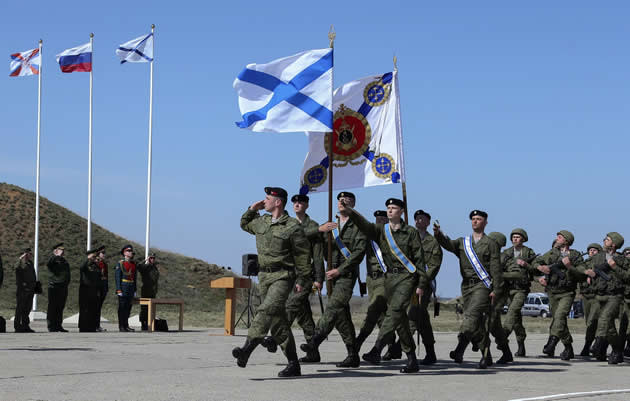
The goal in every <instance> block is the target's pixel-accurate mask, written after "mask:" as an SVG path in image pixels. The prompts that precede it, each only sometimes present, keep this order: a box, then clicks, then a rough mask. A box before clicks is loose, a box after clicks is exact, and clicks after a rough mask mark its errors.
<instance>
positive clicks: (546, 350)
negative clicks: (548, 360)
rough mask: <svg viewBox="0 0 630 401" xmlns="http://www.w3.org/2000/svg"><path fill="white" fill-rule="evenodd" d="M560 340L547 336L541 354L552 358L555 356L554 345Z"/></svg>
mask: <svg viewBox="0 0 630 401" xmlns="http://www.w3.org/2000/svg"><path fill="white" fill-rule="evenodd" d="M559 341H560V339H559V338H558V337H556V336H549V340H547V344H545V346H544V347H543V354H545V355H547V356H550V357H553V356H554V355H555V354H556V345H558V342H559Z"/></svg>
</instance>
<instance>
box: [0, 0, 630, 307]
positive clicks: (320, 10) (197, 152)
mask: <svg viewBox="0 0 630 401" xmlns="http://www.w3.org/2000/svg"><path fill="white" fill-rule="evenodd" d="M25 4H26V3H23V2H22V3H20V2H3V3H2V5H0V12H1V14H2V15H3V16H4V18H3V23H2V24H0V49H1V51H2V52H4V54H5V55H6V59H5V60H6V62H7V70H6V76H5V79H0V93H2V94H3V99H4V102H3V107H2V108H0V120H1V121H2V124H1V126H2V128H1V129H0V140H1V142H0V143H2V146H0V160H2V163H0V181H4V182H8V183H11V184H15V185H19V186H22V187H24V188H28V189H34V188H35V178H34V172H35V147H36V116H37V115H36V106H37V79H36V77H24V78H9V77H8V62H9V54H11V53H14V52H18V51H25V50H28V49H32V48H35V47H36V46H37V41H38V40H39V39H40V38H42V39H43V40H44V51H43V63H44V65H43V104H42V153H41V157H42V165H41V193H42V195H43V196H45V197H47V198H49V199H50V200H52V201H54V202H57V203H60V204H61V205H63V206H65V207H67V208H69V209H71V210H73V211H75V212H77V213H79V214H81V215H83V216H85V215H86V214H87V147H88V79H89V77H88V74H87V73H73V74H62V73H61V72H60V71H59V67H58V66H57V65H56V63H55V58H54V56H55V55H56V54H58V53H60V52H61V51H63V50H65V49H67V48H70V47H74V46H77V45H80V44H83V43H86V42H88V41H89V34H90V32H94V34H95V37H94V52H95V53H94V192H93V193H94V195H93V196H94V201H93V220H94V222H95V223H97V224H100V225H103V226H105V227H106V228H108V229H110V230H112V231H114V232H116V233H118V234H120V235H123V236H125V237H128V238H131V239H134V240H136V241H139V242H144V229H145V201H146V200H145V196H146V163H147V134H148V132H147V131H148V128H147V126H148V91H149V74H148V72H149V66H148V64H125V65H120V64H119V62H118V60H117V58H116V56H115V54H114V50H115V49H116V47H117V46H118V45H119V44H121V43H123V42H126V41H128V40H130V39H133V38H135V37H138V36H140V35H142V34H144V33H148V32H149V30H150V25H151V24H152V23H154V24H156V26H157V28H156V38H155V59H156V61H155V80H154V143H153V158H154V164H153V195H152V200H153V207H152V233H151V238H152V245H153V246H156V247H159V248H163V249H168V250H172V251H176V252H179V253H182V254H186V255H190V256H195V257H198V258H202V259H204V260H207V261H209V262H212V263H217V264H219V265H224V266H232V267H233V268H234V269H235V270H237V271H240V258H241V254H243V253H249V252H253V251H254V250H255V244H254V239H253V237H251V236H249V235H248V234H246V233H244V232H242V231H241V230H240V228H239V225H238V223H239V218H240V215H241V214H242V212H243V211H244V210H245V209H246V208H247V207H248V205H250V204H251V203H253V202H254V201H256V200H259V199H261V198H262V197H263V192H262V188H263V187H264V186H267V185H274V186H283V187H285V188H286V189H287V190H288V191H289V192H292V193H293V192H296V191H297V190H298V187H299V174H300V169H301V166H302V163H303V160H304V157H305V155H306V151H307V139H306V137H305V136H304V135H303V134H301V133H295V134H293V133H290V134H265V133H252V132H249V131H244V130H240V129H238V128H236V126H235V125H234V122H235V121H237V120H238V119H239V117H240V114H239V110H238V104H237V98H236V95H235V92H234V90H233V89H232V82H233V80H234V78H235V77H236V75H237V74H238V73H239V72H240V70H241V69H242V68H243V67H244V66H245V65H246V64H248V63H254V62H255V63H265V62H269V61H271V60H273V59H276V58H280V57H284V56H288V55H291V54H294V53H297V52H299V51H303V50H307V49H314V48H323V47H326V46H327V45H328V40H327V32H328V28H329V26H330V24H334V25H335V29H336V31H337V40H336V42H335V85H336V86H339V85H341V84H342V83H344V82H347V81H350V80H353V79H357V78H360V77H363V76H366V75H372V74H379V73H384V72H387V71H390V70H391V69H392V56H393V55H394V53H395V54H396V55H397V56H398V67H399V73H400V92H401V108H402V117H403V130H404V140H405V147H406V148H405V157H406V163H407V165H406V170H407V177H408V184H407V186H408V188H407V190H408V199H409V204H410V208H411V210H415V209H419V208H422V209H424V210H427V211H429V212H430V213H431V214H432V215H433V216H434V218H438V219H439V220H440V222H441V224H442V228H443V229H444V231H445V232H446V233H447V234H450V235H451V236H453V237H456V236H461V235H464V234H467V233H469V232H470V223H469V221H468V212H469V211H470V210H471V209H473V208H479V209H483V210H486V211H487V212H488V213H489V225H488V230H487V231H488V232H489V231H501V232H504V233H506V234H507V233H509V231H510V230H511V229H512V228H514V227H524V228H525V229H526V230H527V231H528V233H529V237H530V241H529V243H528V245H530V246H531V247H532V248H534V249H535V250H536V251H537V252H543V251H545V250H547V249H548V248H549V246H550V244H551V241H552V239H553V237H554V236H555V233H556V232H557V231H558V230H560V229H569V230H571V231H573V233H574V234H575V236H576V243H575V246H576V248H578V249H584V248H585V246H586V245H587V244H588V243H590V242H594V241H596V242H597V241H601V239H602V238H603V236H604V235H605V234H606V233H607V232H608V231H612V230H615V231H619V232H621V233H622V234H628V235H630V231H628V230H627V227H628V226H629V223H630V221H629V220H630V219H629V217H628V213H627V208H626V204H627V199H628V198H629V197H630V191H629V190H628V189H627V185H626V184H625V182H626V179H627V178H628V167H627V164H628V163H627V150H626V149H628V148H629V147H630V136H629V135H628V126H629V122H630V79H629V78H630V73H629V71H630V57H629V50H628V49H629V39H630V26H629V25H628V23H627V17H628V15H629V11H630V5H628V3H627V2H622V1H609V2H605V3H593V2H587V1H558V2H553V4H551V3H549V2H528V3H523V2H521V3H519V4H516V2H502V1H479V2H474V3H471V2H467V1H452V2H439V3H438V2H407V1H390V2H386V3H383V2H372V1H361V2H330V1H322V2H318V3H301V2H289V1H277V2H266V3H262V2H245V1H235V2H222V3H214V2H201V1H179V2H177V5H176V6H174V5H173V4H172V3H169V5H166V3H164V4H162V3H160V2H120V1H110V2H107V3H99V2H93V3H85V2H74V1H66V2H63V3H51V2H43V1H41V2H38V1H35V2H31V3H29V4H28V6H25ZM354 192H355V193H356V194H357V197H358V201H357V208H358V209H359V210H360V211H362V212H364V213H365V214H370V215H371V212H372V211H373V210H375V209H380V208H382V207H383V202H384V200H385V199H386V198H388V197H390V196H401V195H400V194H401V188H400V186H399V185H389V186H383V187H372V188H365V189H357V190H355V191H354ZM326 208H327V195H326V194H316V195H313V197H312V200H311V210H310V214H311V216H312V217H313V218H314V219H316V220H318V221H320V222H321V221H323V220H324V219H325V217H326V216H327V211H326ZM59 240H63V238H59ZM629 242H630V238H629ZM459 283H460V279H459V268H458V265H457V260H456V259H455V258H454V257H452V256H450V255H449V256H446V257H445V260H444V264H443V266H442V271H441V273H440V276H439V277H438V287H439V289H438V292H439V293H440V295H443V296H455V295H458V294H459Z"/></svg>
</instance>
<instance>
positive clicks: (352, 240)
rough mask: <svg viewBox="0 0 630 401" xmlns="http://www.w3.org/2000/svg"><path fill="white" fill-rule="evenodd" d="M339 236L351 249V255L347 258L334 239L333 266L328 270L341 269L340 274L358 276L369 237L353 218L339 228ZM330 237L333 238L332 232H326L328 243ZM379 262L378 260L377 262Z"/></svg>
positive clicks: (349, 249)
mask: <svg viewBox="0 0 630 401" xmlns="http://www.w3.org/2000/svg"><path fill="white" fill-rule="evenodd" d="M339 237H340V238H341V242H343V244H344V245H345V246H346V248H347V249H348V251H350V256H349V257H348V258H346V257H345V256H344V255H343V253H341V250H340V249H339V246H338V245H337V241H335V239H334V238H333V239H332V244H333V245H332V263H333V265H332V267H330V266H329V267H328V270H330V269H331V268H333V269H337V270H339V275H340V276H346V277H347V276H349V275H352V277H358V275H359V264H360V263H361V261H362V260H363V256H365V252H366V249H367V247H368V243H367V239H366V238H365V234H363V233H362V232H361V230H359V227H357V225H356V224H355V223H354V222H353V221H352V220H351V219H348V220H347V221H346V223H345V224H344V225H343V227H342V228H341V230H339ZM328 238H332V234H331V235H328V234H326V242H325V244H326V245H328ZM377 263H378V262H377Z"/></svg>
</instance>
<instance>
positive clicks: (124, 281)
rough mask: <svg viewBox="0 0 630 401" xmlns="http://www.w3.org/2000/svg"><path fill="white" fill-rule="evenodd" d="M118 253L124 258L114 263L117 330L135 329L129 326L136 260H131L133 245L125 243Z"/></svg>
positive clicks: (134, 289)
mask: <svg viewBox="0 0 630 401" xmlns="http://www.w3.org/2000/svg"><path fill="white" fill-rule="evenodd" d="M120 254H121V255H123V257H124V259H122V260H120V261H119V262H118V263H117V264H116V274H115V280H116V295H117V296H118V330H119V331H126V332H129V331H135V330H134V329H132V328H130V327H129V315H130V314H131V304H132V302H133V298H134V297H135V295H136V262H134V261H133V254H134V252H133V247H132V246H131V245H125V246H124V247H123V248H122V250H121V251H120Z"/></svg>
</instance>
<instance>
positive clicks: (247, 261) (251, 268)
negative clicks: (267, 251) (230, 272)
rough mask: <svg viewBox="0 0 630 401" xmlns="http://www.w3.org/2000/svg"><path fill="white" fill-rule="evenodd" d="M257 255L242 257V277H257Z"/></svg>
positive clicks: (258, 267) (250, 254)
mask: <svg viewBox="0 0 630 401" xmlns="http://www.w3.org/2000/svg"><path fill="white" fill-rule="evenodd" d="M259 269H260V266H258V255H256V254H255V253H246V254H245V255H243V270H242V271H241V274H243V276H258V270H259Z"/></svg>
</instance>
